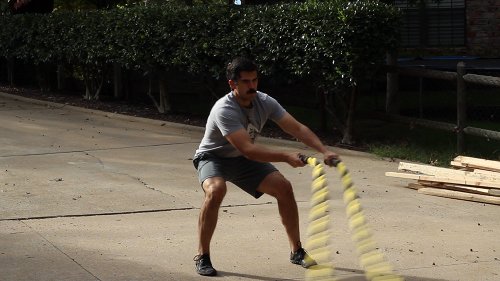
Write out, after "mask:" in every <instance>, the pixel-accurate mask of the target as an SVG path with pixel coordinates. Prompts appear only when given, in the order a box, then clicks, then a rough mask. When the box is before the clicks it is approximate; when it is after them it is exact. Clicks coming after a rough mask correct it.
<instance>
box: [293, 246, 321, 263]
mask: <svg viewBox="0 0 500 281" xmlns="http://www.w3.org/2000/svg"><path fill="white" fill-rule="evenodd" d="M290 262H291V263H294V264H300V265H301V266H302V267H303V268H308V267H310V266H313V265H316V261H315V260H313V258H311V256H309V254H307V252H306V250H304V248H302V247H300V248H299V249H298V250H297V251H295V252H294V253H290Z"/></svg>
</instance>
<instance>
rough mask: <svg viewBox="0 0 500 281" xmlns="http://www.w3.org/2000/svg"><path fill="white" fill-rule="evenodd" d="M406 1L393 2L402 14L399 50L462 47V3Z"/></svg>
mask: <svg viewBox="0 0 500 281" xmlns="http://www.w3.org/2000/svg"><path fill="white" fill-rule="evenodd" d="M409 2H410V1H408V0H394V1H393V3H394V5H395V6H396V7H399V8H400V9H401V10H402V12H403V24H402V27H401V39H402V44H403V47H462V46H465V0H440V1H425V4H419V3H420V1H416V4H410V3H409ZM413 2H415V1H413Z"/></svg>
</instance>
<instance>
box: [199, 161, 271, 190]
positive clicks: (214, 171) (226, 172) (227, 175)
mask: <svg viewBox="0 0 500 281" xmlns="http://www.w3.org/2000/svg"><path fill="white" fill-rule="evenodd" d="M193 164H194V166H195V168H197V170H198V179H199V181H200V184H203V182H204V181H205V180H206V179H208V178H212V177H222V178H224V179H225V180H226V181H229V182H232V183H234V184H235V185H236V186H238V187H239V188H241V189H243V190H244V191H245V192H247V193H248V194H250V195H252V196H253V197H255V198H259V197H260V196H262V192H259V191H257V188H258V187H259V185H260V183H261V182H262V181H263V180H264V178H265V177H266V176H267V175H269V174H270V173H272V172H275V171H278V169H276V167H274V166H273V165H272V164H270V163H263V162H257V161H252V160H249V159H247V158H245V157H244V156H239V157H231V158H221V157H215V156H213V155H211V154H209V153H200V154H198V155H196V156H195V158H194V159H193Z"/></svg>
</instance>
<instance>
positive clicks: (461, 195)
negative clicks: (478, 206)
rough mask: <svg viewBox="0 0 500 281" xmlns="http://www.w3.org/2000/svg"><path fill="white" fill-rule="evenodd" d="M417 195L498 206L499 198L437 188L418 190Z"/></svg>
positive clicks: (499, 203)
mask: <svg viewBox="0 0 500 281" xmlns="http://www.w3.org/2000/svg"><path fill="white" fill-rule="evenodd" d="M418 193H422V194H426V195H433V196H440V197H446V198H453V199H459V200H467V201H474V202H480V203H488V204H495V205H500V198H499V197H494V196H489V195H480V194H471V193H467V192H460V191H454V190H446V189H439V188H432V187H425V188H420V189H419V190H418Z"/></svg>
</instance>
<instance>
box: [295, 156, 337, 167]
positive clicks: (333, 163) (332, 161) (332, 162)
mask: <svg viewBox="0 0 500 281" xmlns="http://www.w3.org/2000/svg"><path fill="white" fill-rule="evenodd" d="M310 158H312V157H310V156H307V155H304V154H300V153H299V159H300V160H301V161H302V162H304V164H308V163H309V162H308V160H309V159H310ZM314 159H315V158H314ZM340 162H342V160H340V158H333V159H330V160H329V161H327V160H324V161H323V163H325V165H328V166H330V167H337V165H338V164H339V163H340Z"/></svg>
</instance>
